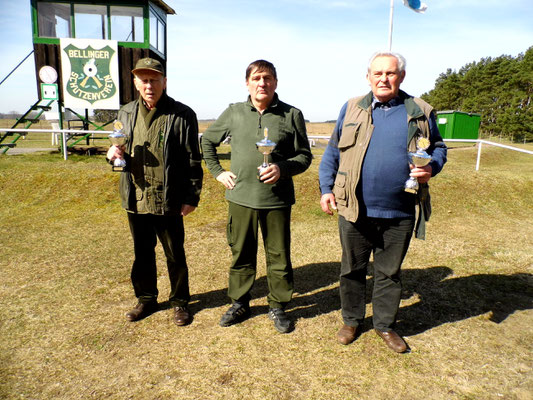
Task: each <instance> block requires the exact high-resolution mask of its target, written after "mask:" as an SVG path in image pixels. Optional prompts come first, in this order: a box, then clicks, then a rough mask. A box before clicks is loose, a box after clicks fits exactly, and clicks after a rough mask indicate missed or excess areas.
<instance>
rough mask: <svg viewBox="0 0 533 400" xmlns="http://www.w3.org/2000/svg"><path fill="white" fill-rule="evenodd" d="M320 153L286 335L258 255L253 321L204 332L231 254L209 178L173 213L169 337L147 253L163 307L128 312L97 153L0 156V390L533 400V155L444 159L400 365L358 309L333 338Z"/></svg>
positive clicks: (410, 268)
mask: <svg viewBox="0 0 533 400" xmlns="http://www.w3.org/2000/svg"><path fill="white" fill-rule="evenodd" d="M327 129H330V127H329V126H328V127H324V128H319V129H318V130H320V131H322V130H327ZM310 132H311V130H310ZM329 133H330V131H329V132H324V134H329ZM310 134H320V133H310ZM43 140H44V139H43ZM225 150H228V149H227V148H225ZM322 151H323V150H321V149H314V150H313V152H314V154H315V160H314V161H313V164H312V166H311V168H310V169H309V170H308V171H307V172H305V173H304V174H302V175H299V176H297V177H296V178H295V185H296V191H297V203H296V205H295V206H294V207H293V220H292V235H293V242H292V246H293V248H292V255H293V264H294V268H295V284H296V293H295V296H294V299H293V301H292V303H291V304H290V308H289V309H288V312H289V315H290V316H291V318H293V319H294V320H295V321H296V329H295V330H294V332H292V333H290V334H286V335H282V334H278V333H277V332H276V331H275V330H274V328H273V326H272V323H271V321H270V320H268V317H267V315H266V312H267V310H268V306H267V302H266V298H265V296H266V293H267V290H268V289H267V285H266V280H265V267H264V255H263V253H262V250H260V257H259V267H258V279H257V283H256V285H255V286H254V289H253V300H252V304H251V305H252V314H253V315H252V318H250V319H249V320H247V321H246V322H244V323H242V324H240V325H237V326H233V327H230V328H221V327H219V326H218V321H219V319H220V316H221V315H222V313H223V312H224V311H225V310H226V308H227V307H228V300H227V298H226V295H225V289H226V285H227V269H228V266H229V262H230V257H231V256H230V251H229V249H228V246H227V244H226V239H225V223H226V213H227V209H226V208H227V205H226V203H225V201H224V191H223V188H222V186H221V185H220V184H218V183H217V182H216V181H215V180H214V179H213V178H212V177H211V176H210V175H209V174H208V173H206V176H205V178H204V189H203V192H202V200H201V202H200V206H199V208H198V209H197V210H196V211H195V212H194V213H193V214H191V215H190V216H188V217H186V234H187V239H186V243H185V246H186V251H187V257H188V263H189V268H190V286H191V293H192V295H193V296H192V301H191V305H190V306H191V310H192V311H193V313H194V321H193V323H192V324H191V325H189V326H187V327H183V328H178V327H176V326H175V325H174V324H173V323H172V315H171V311H170V310H169V309H168V305H167V304H166V303H165V302H164V301H165V300H166V296H167V294H168V279H167V273H166V268H165V267H164V256H163V254H162V250H161V248H160V246H159V245H158V265H159V266H160V269H159V281H158V282H159V288H160V302H162V308H163V310H162V311H160V312H157V313H156V314H154V315H152V316H150V317H149V318H146V319H144V320H142V321H139V322H136V323H130V322H127V321H126V319H125V318H124V313H125V312H126V311H127V310H129V309H130V308H131V307H132V306H133V305H134V304H135V299H134V298H133V291H132V288H131V283H130V278H129V274H130V266H131V262H132V256H133V255H132V244H131V239H130V234H129V230H128V226H127V219H126V216H125V212H124V211H123V210H121V208H120V205H119V201H118V193H117V181H118V174H117V173H112V172H111V171H110V166H109V165H107V164H106V163H105V162H104V160H103V156H101V155H97V156H91V157H88V156H78V155H71V156H70V157H69V159H68V160H67V161H63V159H62V158H61V156H60V155H59V154H58V153H50V154H49V153H46V152H44V153H38V154H24V155H12V156H0V187H1V188H2V189H1V191H0V216H1V220H0V235H1V236H0V237H1V238H2V239H1V241H2V247H1V249H2V253H3V254H2V257H1V259H0V271H1V273H2V280H1V282H0V296H1V298H2V306H1V307H0V337H1V338H2V340H1V341H0V398H2V399H139V400H140V399H201V400H203V399H235V400H237V399H261V400H262V399H272V400H289V399H291V400H308V399H328V400H337V399H339V400H340V399H518V400H529V399H533V371H532V369H533V343H532V340H531V337H532V334H533V328H532V327H533V233H532V229H531V226H532V222H533V202H532V201H531V199H532V198H533V157H532V156H530V155H527V154H523V153H516V152H512V151H509V150H505V149H498V148H489V147H484V148H483V156H482V162H481V170H480V171H477V172H476V171H475V161H476V148H475V147H472V146H467V147H461V148H454V149H451V150H450V151H449V162H448V164H447V165H446V167H445V168H444V170H443V172H442V173H441V174H440V175H439V176H438V177H437V178H435V179H434V180H432V182H431V187H432V199H433V216H432V219H431V221H430V224H429V226H428V236H427V240H426V241H419V240H414V241H413V242H412V245H411V249H410V251H409V253H408V256H407V258H406V260H405V263H404V269H403V270H404V275H403V276H404V290H403V296H402V303H401V309H400V313H399V322H398V331H399V332H400V333H401V334H402V335H404V336H405V338H406V340H407V342H408V343H409V345H410V346H411V348H412V352H411V353H410V354H403V355H399V354H395V353H393V352H392V351H390V350H389V349H388V348H386V347H385V345H384V344H383V342H382V341H381V339H379V338H378V337H377V336H376V335H375V334H374V332H373V331H372V329H371V327H372V324H371V316H372V310H371V307H370V304H368V312H367V320H366V321H365V331H364V333H363V334H362V336H361V337H360V338H359V339H358V340H357V341H356V342H354V343H353V344H351V345H349V346H342V345H340V344H338V343H337V342H336V339H335V334H336V332H337V330H338V329H339V328H340V326H341V317H340V311H339V308H340V302H339V298H338V271H339V263H340V245H339V240H338V233H337V221H336V217H329V216H327V215H325V214H323V213H322V211H321V210H320V207H319V204H318V201H319V191H318V178H317V176H318V172H317V171H318V164H319V162H320V158H321V152H322ZM368 279H369V282H370V281H371V279H372V278H371V276H369V278H368Z"/></svg>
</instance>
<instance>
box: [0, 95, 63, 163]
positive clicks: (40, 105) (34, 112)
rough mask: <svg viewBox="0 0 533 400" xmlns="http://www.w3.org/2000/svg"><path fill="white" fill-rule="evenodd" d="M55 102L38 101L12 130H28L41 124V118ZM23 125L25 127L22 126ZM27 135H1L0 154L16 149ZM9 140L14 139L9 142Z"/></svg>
mask: <svg viewBox="0 0 533 400" xmlns="http://www.w3.org/2000/svg"><path fill="white" fill-rule="evenodd" d="M54 101H55V100H37V102H36V103H35V104H34V105H32V106H31V107H30V109H29V110H28V111H26V113H25V114H24V115H23V116H22V117H20V118H19V119H18V120H17V122H15V124H14V125H13V126H12V127H11V128H12V129H15V128H17V127H18V128H23V129H28V128H29V127H30V126H31V125H32V124H34V123H36V122H39V118H40V117H41V115H43V113H44V112H45V111H50V109H51V108H52V107H51V104H52V103H53V102H54ZM20 125H23V126H20ZM24 136H25V133H20V132H9V131H7V132H3V133H2V134H1V135H0V154H5V153H6V152H7V151H8V150H9V149H11V148H13V147H15V146H16V145H17V141H18V140H19V139H20V138H21V137H24ZM9 139H12V140H11V141H9Z"/></svg>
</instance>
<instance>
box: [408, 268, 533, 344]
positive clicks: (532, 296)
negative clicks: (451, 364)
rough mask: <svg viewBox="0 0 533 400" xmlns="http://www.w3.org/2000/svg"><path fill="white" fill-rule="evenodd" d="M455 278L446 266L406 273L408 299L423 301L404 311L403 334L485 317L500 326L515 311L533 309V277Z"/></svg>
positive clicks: (411, 333) (523, 274) (530, 275)
mask: <svg viewBox="0 0 533 400" xmlns="http://www.w3.org/2000/svg"><path fill="white" fill-rule="evenodd" d="M452 274H453V271H452V269H451V268H448V267H445V266H439V267H430V268H425V269H409V270H405V271H402V276H403V278H402V280H403V286H404V297H406V298H409V297H411V296H412V295H413V294H415V293H416V294H417V295H418V297H419V299H420V301H418V302H416V303H415V304H412V305H409V306H406V307H402V308H400V310H399V313H398V323H397V329H398V331H399V332H401V333H402V334H403V335H406V336H410V335H416V334H418V333H421V332H424V331H426V330H428V329H431V328H434V327H436V326H439V325H442V324H445V323H448V322H456V321H460V320H464V319H467V318H471V317H476V316H479V315H482V314H485V313H490V315H489V320H490V321H492V322H494V323H498V324H499V323H501V322H503V321H504V320H505V319H506V318H507V317H508V316H509V315H511V314H512V313H514V312H515V311H519V310H530V309H533V275H532V274H526V273H518V274H513V275H498V274H479V275H470V276H462V277H451V275H452Z"/></svg>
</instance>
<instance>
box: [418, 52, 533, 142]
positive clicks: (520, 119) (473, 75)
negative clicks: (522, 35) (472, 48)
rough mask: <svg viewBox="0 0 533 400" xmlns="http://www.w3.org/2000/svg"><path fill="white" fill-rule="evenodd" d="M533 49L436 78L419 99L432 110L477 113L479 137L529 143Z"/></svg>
mask: <svg viewBox="0 0 533 400" xmlns="http://www.w3.org/2000/svg"><path fill="white" fill-rule="evenodd" d="M532 94H533V46H532V47H530V48H529V49H528V50H527V51H526V52H525V53H520V54H519V55H518V56H517V57H511V56H508V55H502V56H500V57H496V58H492V57H487V58H482V59H481V60H480V61H478V62H475V61H474V62H472V63H469V64H467V65H465V66H464V67H462V68H460V69H459V71H454V70H452V69H450V68H448V69H447V70H446V72H445V73H442V74H440V75H439V77H438V78H437V80H436V81H435V88H434V89H432V90H430V91H429V92H428V93H424V94H423V95H422V96H421V97H422V99H424V100H425V101H427V102H428V103H430V104H431V105H432V106H433V107H434V108H435V109H436V110H439V111H444V110H454V111H463V112H472V113H477V114H481V127H480V134H481V135H482V136H484V137H487V136H489V137H490V136H500V137H505V138H507V139H510V140H511V141H515V142H518V141H532V140H533V109H532V104H531V102H532Z"/></svg>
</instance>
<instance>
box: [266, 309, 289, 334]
mask: <svg viewBox="0 0 533 400" xmlns="http://www.w3.org/2000/svg"><path fill="white" fill-rule="evenodd" d="M268 318H270V319H271V320H272V321H274V327H275V328H276V330H277V331H278V332H279V333H288V332H290V331H292V323H291V320H290V319H289V317H287V314H285V311H283V309H282V308H271V309H270V310H269V311H268Z"/></svg>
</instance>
